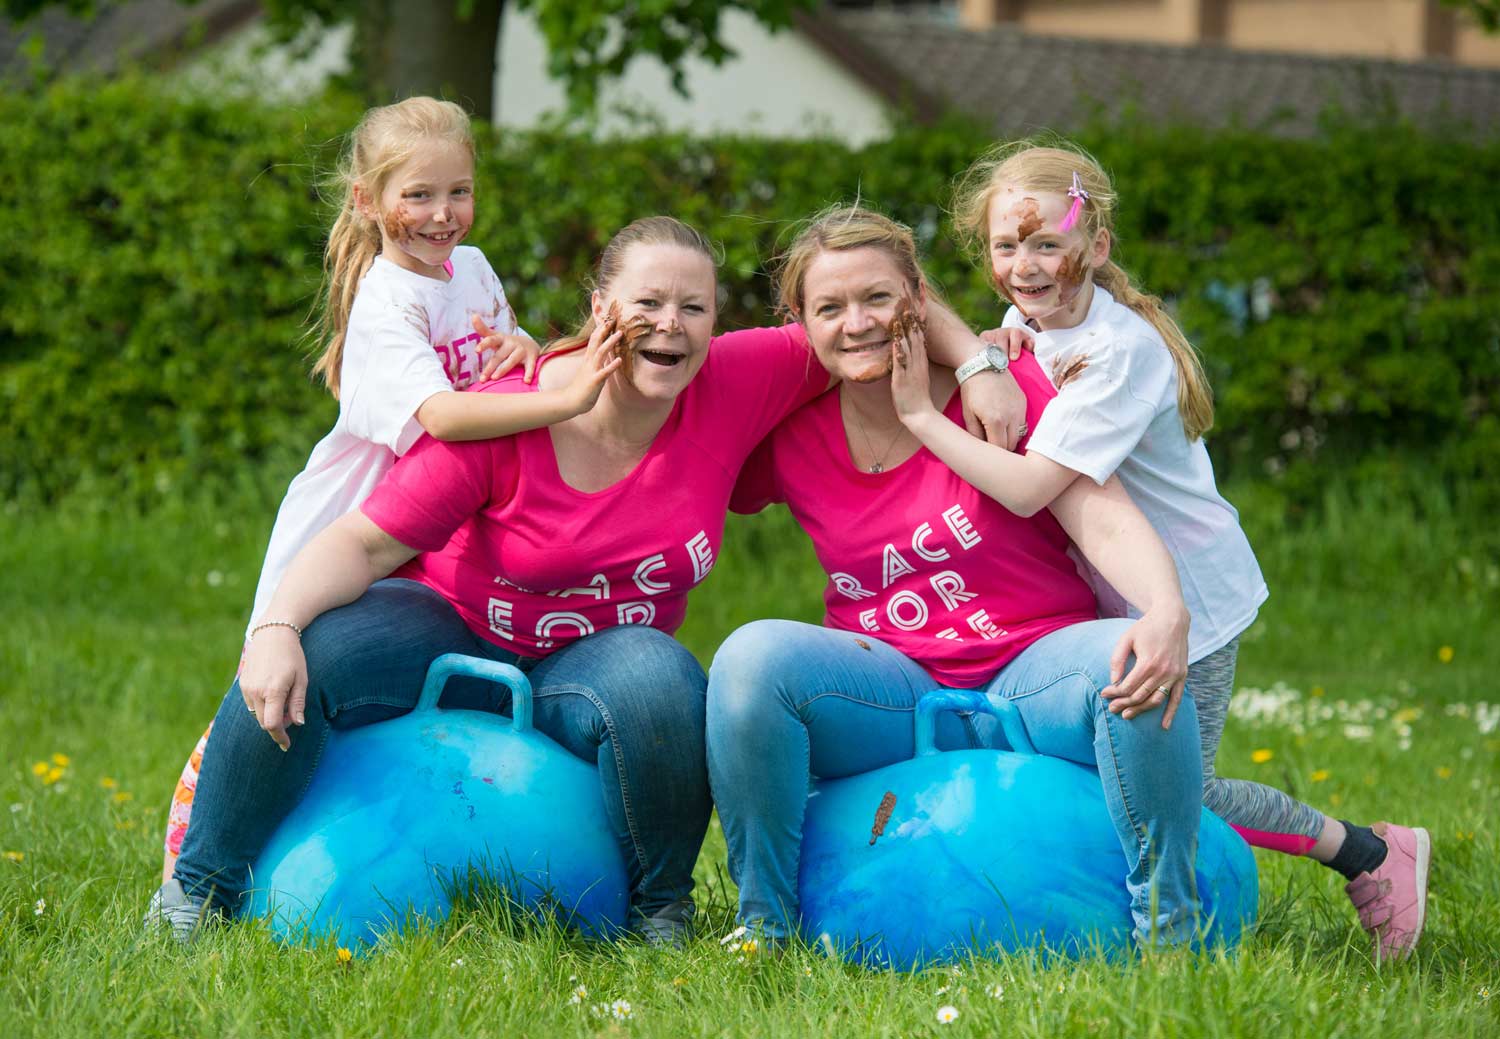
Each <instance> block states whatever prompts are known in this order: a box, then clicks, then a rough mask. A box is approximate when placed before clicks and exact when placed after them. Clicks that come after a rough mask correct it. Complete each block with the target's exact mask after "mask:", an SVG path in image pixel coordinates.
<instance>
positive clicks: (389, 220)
mask: <svg viewBox="0 0 1500 1039" xmlns="http://www.w3.org/2000/svg"><path fill="white" fill-rule="evenodd" d="M385 234H386V237H387V238H389V239H391V240H392V241H396V242H404V241H407V240H408V239H410V238H411V223H410V220H409V214H408V212H407V209H406V203H405V202H401V203H398V204H397V206H396V208H395V209H393V210H391V211H390V212H389V213H387V214H386V215H385Z"/></svg>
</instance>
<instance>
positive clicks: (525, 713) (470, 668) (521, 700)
mask: <svg viewBox="0 0 1500 1039" xmlns="http://www.w3.org/2000/svg"><path fill="white" fill-rule="evenodd" d="M455 676H465V677H471V678H487V679H489V680H490V681H491V682H498V683H500V684H501V685H503V686H506V687H508V688H509V689H510V692H511V730H512V731H513V732H529V731H531V682H530V681H529V680H528V679H527V678H526V676H525V675H523V674H522V673H521V672H520V670H519V669H518V668H515V667H512V666H511V665H510V664H502V663H500V662H499V661H498V660H486V659H485V658H483V657H468V656H464V655H463V654H462V653H444V654H443V655H442V656H440V657H438V658H437V659H436V660H434V661H433V662H432V666H431V667H429V668H428V669H427V681H426V682H424V683H423V684H422V696H421V698H420V699H419V700H418V701H417V706H416V709H417V710H418V711H432V710H436V709H437V703H438V698H439V697H440V696H442V695H443V686H445V685H447V684H448V679H450V678H453V677H455Z"/></svg>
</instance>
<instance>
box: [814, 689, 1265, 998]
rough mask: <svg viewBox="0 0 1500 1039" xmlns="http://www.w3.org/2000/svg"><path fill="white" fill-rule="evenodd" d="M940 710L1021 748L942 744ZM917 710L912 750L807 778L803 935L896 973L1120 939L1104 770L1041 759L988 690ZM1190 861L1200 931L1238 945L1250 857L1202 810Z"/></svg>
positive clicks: (931, 699)
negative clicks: (976, 719) (994, 725)
mask: <svg viewBox="0 0 1500 1039" xmlns="http://www.w3.org/2000/svg"><path fill="white" fill-rule="evenodd" d="M945 710H963V711H983V712H986V713H989V714H994V715H997V716H998V717H999V719H1000V723H1001V727H1002V731H1003V732H1004V734H1005V737H1006V740H1007V742H1008V743H1009V744H1010V746H1011V747H1012V748H1014V749H1013V750H1009V751H1003V750H964V751H946V752H942V753H939V752H938V751H937V749H936V747H935V746H934V743H933V724H934V718H935V716H936V714H937V713H938V712H940V711H945ZM915 718H916V723H915V724H916V756H915V757H913V758H912V760H910V761H903V762H899V763H897V764H894V765H889V766H887V767H885V768H882V769H877V770H875V771H873V772H867V773H865V774H863V775H858V776H850V777H848V778H845V779H835V780H828V781H823V782H819V783H817V784H816V786H815V787H814V790H813V793H812V795H811V797H809V799H808V802H807V818H806V822H805V824H804V827H803V840H802V861H801V869H800V874H799V877H798V888H799V891H800V896H801V902H802V919H803V931H804V933H805V934H806V936H807V937H808V938H810V939H812V940H814V941H816V940H817V939H818V938H819V937H820V936H821V935H823V934H827V935H828V936H829V938H830V939H831V940H832V942H833V944H834V946H835V947H836V948H837V949H838V950H839V951H840V952H841V953H842V954H843V955H844V956H845V957H846V958H848V959H850V960H853V961H855V962H859V963H864V964H866V965H870V966H883V967H893V968H896V969H899V970H907V969H910V968H912V967H920V966H925V965H930V964H939V963H946V962H952V961H955V960H961V959H964V958H966V957H968V956H969V955H971V954H974V955H981V956H982V955H986V954H994V953H998V952H1014V951H1018V950H1025V949H1031V948H1045V949H1046V950H1047V954H1048V955H1053V954H1062V955H1065V956H1069V957H1078V956H1081V955H1086V954H1090V953H1094V952H1098V953H1101V954H1104V955H1113V954H1117V953H1120V952H1123V951H1125V950H1127V949H1129V948H1130V946H1131V944H1132V939H1131V931H1132V928H1133V923H1132V919H1131V915H1130V897H1129V894H1128V892H1127V891H1126V889H1125V875H1126V873H1127V868H1126V864H1125V854H1124V852H1123V851H1122V850H1121V849H1120V843H1119V839H1118V838H1117V837H1116V836H1115V829H1114V826H1113V825H1112V824H1111V822H1110V817H1109V812H1108V810H1107V808H1106V807H1105V804H1104V793H1103V791H1102V789H1101V788H1100V785H1099V776H1098V774H1097V773H1095V772H1094V771H1093V770H1091V769H1087V768H1083V767H1081V766H1079V765H1075V764H1073V763H1071V762H1068V761H1063V760H1061V759H1058V758H1051V757H1045V756H1042V755H1039V754H1037V753H1036V751H1035V750H1034V749H1033V747H1032V745H1031V741H1030V740H1029V739H1028V738H1027V736H1026V731H1025V728H1024V726H1023V724H1022V722H1021V718H1020V714H1019V712H1017V711H1016V708H1015V706H1014V705H1013V704H1009V703H1005V702H1003V701H1002V702H999V703H991V701H990V700H989V699H988V698H987V697H985V696H984V695H983V694H981V693H974V692H961V691H957V690H940V691H937V692H933V693H929V694H927V695H926V696H924V697H923V698H922V699H921V701H920V702H919V703H918V705H917V710H916V712H915ZM1196 872H1197V879H1198V894H1199V897H1200V898H1201V900H1202V902H1203V910H1204V920H1203V925H1204V927H1205V931H1206V933H1205V939H1206V940H1207V941H1208V942H1210V943H1222V944H1224V945H1225V946H1233V945H1235V944H1236V943H1237V942H1238V941H1239V938H1240V935H1241V931H1242V929H1243V928H1244V927H1246V926H1247V925H1249V924H1250V923H1252V922H1253V921H1254V919H1255V915H1256V911H1257V907H1258V902H1259V882H1258V879H1257V876H1256V870H1255V858H1254V855H1253V854H1252V853H1251V851H1250V847H1249V845H1247V844H1246V843H1245V842H1244V841H1243V840H1242V839H1241V838H1240V836H1239V835H1238V834H1236V833H1235V832H1234V831H1233V830H1232V829H1230V827H1229V826H1228V825H1227V824H1225V823H1224V822H1223V821H1222V820H1221V819H1219V818H1218V817H1217V816H1215V815H1214V814H1212V813H1211V812H1209V811H1207V810H1204V812H1203V821H1202V824H1201V827H1200V829H1199V835H1198V862H1197V870H1196Z"/></svg>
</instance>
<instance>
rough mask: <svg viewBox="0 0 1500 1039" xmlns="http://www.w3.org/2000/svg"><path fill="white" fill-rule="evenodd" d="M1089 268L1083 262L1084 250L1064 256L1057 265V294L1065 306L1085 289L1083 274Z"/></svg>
mask: <svg viewBox="0 0 1500 1039" xmlns="http://www.w3.org/2000/svg"><path fill="white" fill-rule="evenodd" d="M1087 270H1088V268H1087V267H1085V266H1084V263H1083V250H1082V249H1079V250H1077V251H1076V252H1071V253H1069V254H1068V255H1066V256H1064V257H1063V259H1062V263H1060V264H1058V265H1057V294H1058V297H1059V298H1061V300H1062V303H1063V305H1064V306H1067V305H1068V304H1069V303H1072V302H1073V301H1074V300H1075V299H1077V298H1078V293H1079V292H1080V291H1082V289H1083V276H1084V274H1085V273H1086V272H1087Z"/></svg>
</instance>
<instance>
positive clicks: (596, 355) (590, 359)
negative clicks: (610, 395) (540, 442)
mask: <svg viewBox="0 0 1500 1039" xmlns="http://www.w3.org/2000/svg"><path fill="white" fill-rule="evenodd" d="M624 335H625V332H624V330H623V329H622V328H621V327H620V324H619V321H617V320H615V318H614V315H613V314H611V316H610V317H609V318H607V319H606V320H604V321H601V322H599V323H598V324H597V325H596V326H595V328H594V331H593V333H592V334H591V335H590V336H589V341H588V345H587V346H585V347H584V350H583V363H582V364H580V365H579V366H578V371H576V372H574V373H573V378H572V379H571V380H569V382H568V386H567V389H566V390H565V391H564V392H565V393H567V394H569V396H570V397H571V398H572V403H573V406H574V408H575V409H576V414H579V415H582V414H583V413H584V412H585V411H588V410H589V409H591V408H592V407H593V406H594V405H595V404H597V403H598V402H599V394H600V393H602V392H604V384H605V383H606V382H608V381H609V377H610V376H611V375H613V374H614V373H615V372H617V371H619V369H620V366H621V365H623V364H624V363H625V359H624V358H623V357H621V356H620V354H619V352H618V347H619V346H620V343H621V340H622V339H623V338H624Z"/></svg>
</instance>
